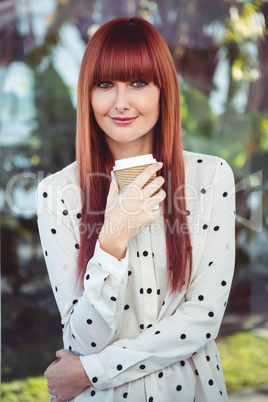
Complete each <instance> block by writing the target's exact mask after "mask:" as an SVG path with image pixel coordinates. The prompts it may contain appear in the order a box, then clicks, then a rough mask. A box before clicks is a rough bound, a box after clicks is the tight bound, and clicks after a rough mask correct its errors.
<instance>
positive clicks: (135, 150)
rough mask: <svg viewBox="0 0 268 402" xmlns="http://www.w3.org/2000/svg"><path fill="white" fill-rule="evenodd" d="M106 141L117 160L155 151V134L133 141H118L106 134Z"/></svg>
mask: <svg viewBox="0 0 268 402" xmlns="http://www.w3.org/2000/svg"><path fill="white" fill-rule="evenodd" d="M106 142H107V145H108V147H109V148H110V151H111V152H112V154H113V157H114V159H115V160H118V159H124V158H132V157H133V156H139V155H146V154H152V153H153V135H151V136H150V137H147V138H146V140H145V141H139V140H137V141H133V142H131V143H129V142H127V143H118V142H115V141H113V140H112V139H111V138H110V137H108V136H106Z"/></svg>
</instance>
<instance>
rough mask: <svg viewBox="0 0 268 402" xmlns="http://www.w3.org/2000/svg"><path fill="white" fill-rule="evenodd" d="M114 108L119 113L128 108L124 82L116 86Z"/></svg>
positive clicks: (127, 94) (128, 103)
mask: <svg viewBox="0 0 268 402" xmlns="http://www.w3.org/2000/svg"><path fill="white" fill-rule="evenodd" d="M114 107H115V109H116V110H117V111H118V112H120V113H122V112H123V111H124V110H129V108H130V97H129V92H128V87H127V84H126V83H125V82H120V83H118V85H117V86H116V91H115V101H114Z"/></svg>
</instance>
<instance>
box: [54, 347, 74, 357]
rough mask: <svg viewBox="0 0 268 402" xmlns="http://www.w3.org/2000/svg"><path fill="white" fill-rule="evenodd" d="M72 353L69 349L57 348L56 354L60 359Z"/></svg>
mask: <svg viewBox="0 0 268 402" xmlns="http://www.w3.org/2000/svg"><path fill="white" fill-rule="evenodd" d="M70 353H72V352H70V351H69V350H65V349H60V350H57V352H56V356H57V358H58V359H62V358H63V357H64V356H66V355H68V354H70Z"/></svg>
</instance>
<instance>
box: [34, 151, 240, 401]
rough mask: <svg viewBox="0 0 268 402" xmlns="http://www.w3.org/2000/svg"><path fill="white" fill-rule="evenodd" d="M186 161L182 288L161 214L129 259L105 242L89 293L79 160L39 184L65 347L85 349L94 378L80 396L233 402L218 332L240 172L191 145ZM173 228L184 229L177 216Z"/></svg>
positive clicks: (91, 265)
mask: <svg viewBox="0 0 268 402" xmlns="http://www.w3.org/2000/svg"><path fill="white" fill-rule="evenodd" d="M184 159H185V174H186V203H187V216H188V223H189V228H190V232H191V239H192V248H193V249H192V251H193V273H192V277H191V284H190V286H189V288H188V289H184V290H183V291H182V292H180V293H177V294H175V295H174V294H171V293H170V292H169V288H168V286H167V269H166V265H167V264H166V244H165V234H164V220H163V216H162V215H161V216H160V217H159V218H158V219H157V220H156V221H155V222H154V223H153V224H152V225H151V226H150V227H147V228H145V229H144V230H143V232H141V233H140V234H139V235H138V236H136V237H135V238H133V239H132V240H131V241H130V242H129V244H128V249H127V253H126V256H125V258H124V259H122V260H118V259H116V258H114V257H112V256H111V255H109V254H108V253H105V252H104V251H103V250H102V249H101V248H100V246H99V243H98V242H97V243H96V247H95V253H94V256H93V257H92V259H91V260H90V261H89V262H88V264H87V271H86V274H85V277H84V290H83V291H81V290H80V289H79V288H78V287H77V286H76V267H77V258H78V252H79V230H81V231H83V227H80V225H81V197H80V188H79V184H78V179H77V171H76V162H74V163H73V164H71V165H69V166H67V167H66V168H65V169H63V170H62V171H60V172H57V173H55V174H53V175H52V176H49V177H47V178H46V179H44V180H43V181H42V182H41V183H40V184H39V186H38V190H37V214H38V226H39V231H40V237H41V243H42V248H43V251H44V256H45V261H46V264H47V269H48V274H49V278H50V281H51V285H52V288H53V292H54V295H55V299H56V302H57V305H58V308H59V311H60V315H61V325H62V331H63V343H64V348H65V349H68V350H71V351H73V352H76V353H78V354H79V355H80V359H81V362H82V364H83V366H84V368H85V371H86V372H87V374H88V377H89V378H90V380H91V382H92V384H93V386H92V387H90V388H88V389H86V390H85V391H84V392H83V393H82V394H80V395H79V396H77V397H76V398H75V399H74V400H75V402H84V401H91V400H92V401H96V402H97V401H101V402H112V401H113V402H120V401H128V402H130V401H131V402H173V401H181V402H194V401H195V402H218V401H219V402H220V401H228V396H227V393H226V387H225V383H224V376H223V371H222V366H221V360H220V356H219V353H218V350H217V347H216V344H215V342H214V340H215V338H216V337H217V334H218V331H219V328H220V324H221V321H222V317H223V314H224V311H225V308H226V304H227V299H228V295H229V291H230V286H231V281H232V277H233V270H234V259H235V238H234V229H235V195H234V178H233V173H232V171H231V169H230V167H229V165H228V164H227V163H226V162H225V161H224V160H222V159H220V158H218V157H214V156H208V155H201V154H196V153H191V152H186V151H185V152H184ZM168 229H169V230H183V228H180V227H176V222H174V226H172V227H169V228H168ZM177 247H180V245H179V244H178V245H177Z"/></svg>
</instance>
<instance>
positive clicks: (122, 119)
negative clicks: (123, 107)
mask: <svg viewBox="0 0 268 402" xmlns="http://www.w3.org/2000/svg"><path fill="white" fill-rule="evenodd" d="M111 119H112V121H113V122H114V123H115V124H118V125H120V126H126V125H128V124H131V123H134V121H135V120H136V119H137V117H111Z"/></svg>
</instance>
